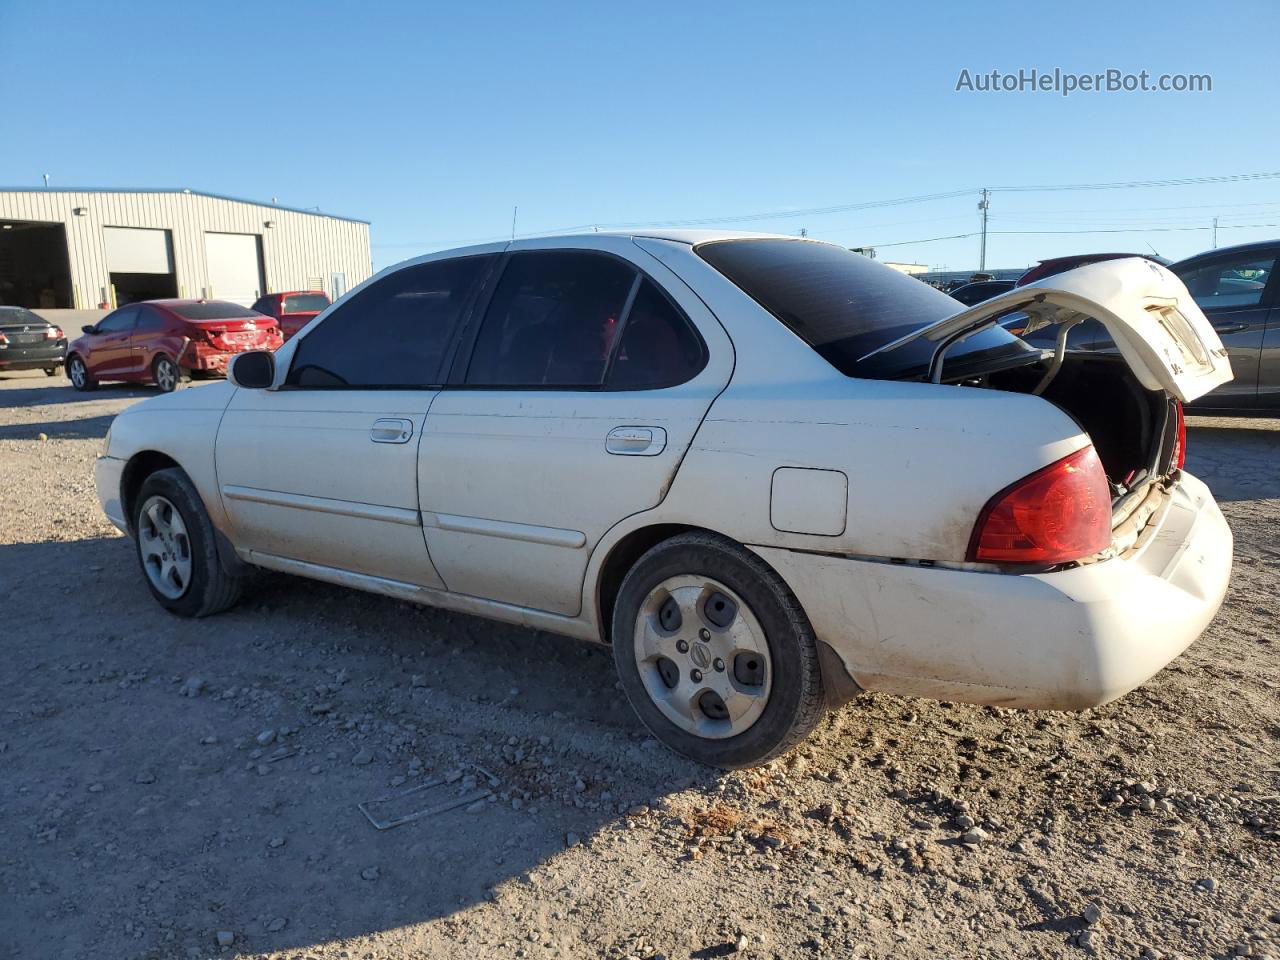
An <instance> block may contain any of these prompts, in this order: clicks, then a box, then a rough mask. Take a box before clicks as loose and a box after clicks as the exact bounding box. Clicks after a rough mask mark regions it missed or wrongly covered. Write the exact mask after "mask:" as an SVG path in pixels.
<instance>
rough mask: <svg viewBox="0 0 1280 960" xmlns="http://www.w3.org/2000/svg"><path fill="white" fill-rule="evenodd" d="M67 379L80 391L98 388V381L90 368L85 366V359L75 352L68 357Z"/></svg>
mask: <svg viewBox="0 0 1280 960" xmlns="http://www.w3.org/2000/svg"><path fill="white" fill-rule="evenodd" d="M67 379H68V380H70V381H71V385H72V386H73V387H75V388H76V389H77V390H80V391H88V390H97V389H98V381H97V380H95V379H94V378H93V377H92V376H91V375H90V374H89V368H88V367H86V366H85V364H84V361H83V360H81V359H80V357H79V356H77V355H76V354H74V353H73V354H72V355H71V356H70V357H69V358H68V359H67Z"/></svg>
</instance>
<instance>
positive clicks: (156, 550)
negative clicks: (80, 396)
mask: <svg viewBox="0 0 1280 960" xmlns="http://www.w3.org/2000/svg"><path fill="white" fill-rule="evenodd" d="M133 534H134V545H135V547H136V550H137V555H138V565H139V566H140V567H141V569H142V575H143V578H144V579H145V580H146V581H147V587H148V588H149V589H150V590H151V595H152V596H153V597H155V598H156V602H157V603H159V604H160V606H162V607H164V608H165V609H166V610H168V611H169V612H170V613H175V614H177V615H178V616H180V617H207V616H209V615H210V614H214V613H221V612H222V611H223V610H226V609H228V608H229V607H232V606H234V605H235V604H236V602H237V601H238V600H239V599H240V592H241V589H242V587H243V581H242V580H241V578H239V577H233V576H230V575H229V574H228V573H227V572H226V571H225V570H223V568H222V564H221V563H220V562H219V561H218V548H217V541H216V539H215V535H214V530H213V522H212V521H211V520H210V519H209V514H208V512H207V511H206V510H205V508H204V503H203V501H201V499H200V494H199V493H198V492H197V491H196V488H195V485H194V484H193V483H192V482H191V479H190V478H189V477H188V476H187V475H186V474H185V473H183V472H182V471H181V470H179V469H177V468H170V469H168V470H157V471H156V472H155V473H153V474H151V476H149V477H147V479H146V480H144V481H143V483H142V489H141V490H140V491H139V492H138V496H137V499H136V500H135V508H134V515H133Z"/></svg>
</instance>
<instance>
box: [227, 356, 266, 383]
mask: <svg viewBox="0 0 1280 960" xmlns="http://www.w3.org/2000/svg"><path fill="white" fill-rule="evenodd" d="M227 378H228V379H230V381H231V382H232V383H234V384H235V385H236V386H237V387H244V388H245V389H246V390H265V389H267V387H269V386H271V384H272V383H273V382H275V379H276V358H275V357H274V356H272V355H271V354H270V353H268V352H267V351H266V350H250V351H249V352H248V353H240V354H236V356H234V357H232V358H231V363H230V364H229V365H228V366H227Z"/></svg>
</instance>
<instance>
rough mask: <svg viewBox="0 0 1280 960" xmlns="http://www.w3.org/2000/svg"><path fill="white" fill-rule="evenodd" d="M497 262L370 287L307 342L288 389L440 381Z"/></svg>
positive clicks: (413, 270) (412, 273)
mask: <svg viewBox="0 0 1280 960" xmlns="http://www.w3.org/2000/svg"><path fill="white" fill-rule="evenodd" d="M492 259H493V258H492V257H464V258H461V259H458V260H439V261H436V262H434V263H423V264H419V265H418V266H415V267H405V268H404V269H403V270H397V271H396V272H395V273H392V274H390V275H389V276H386V277H383V278H382V279H381V280H379V281H377V282H376V283H374V284H371V285H370V286H368V287H366V288H365V289H364V290H362V291H360V293H359V294H357V295H356V296H354V297H352V298H351V299H350V300H348V301H347V302H346V303H344V304H343V305H342V306H341V307H339V308H338V309H337V310H335V311H334V312H333V313H331V314H329V316H328V317H326V318H325V320H324V322H323V323H321V324H320V325H319V326H318V327H316V328H315V329H314V330H312V331H311V332H310V333H308V334H307V335H306V336H305V337H304V338H303V339H302V341H301V342H300V343H299V344H298V350H297V353H295V354H294V356H293V365H292V366H291V367H290V369H289V377H288V379H287V380H286V383H288V384H290V385H292V386H300V387H343V386H350V387H419V386H427V385H430V384H438V383H440V367H441V363H442V361H443V360H444V355H445V351H446V349H447V348H448V346H449V339H450V337H451V336H452V335H453V331H454V330H455V329H456V327H457V325H458V322H459V321H460V320H461V318H462V313H463V310H464V309H465V307H466V304H467V299H468V297H469V296H470V295H471V292H472V291H473V290H474V289H475V287H476V285H477V284H478V283H479V281H480V278H481V277H483V276H484V272H485V269H486V268H487V267H488V265H489V263H490V262H491V261H492Z"/></svg>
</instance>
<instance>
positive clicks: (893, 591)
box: [757, 475, 1232, 710]
mask: <svg viewBox="0 0 1280 960" xmlns="http://www.w3.org/2000/svg"><path fill="white" fill-rule="evenodd" d="M1231 549H1232V538H1231V531H1230V529H1229V528H1228V527H1227V524H1226V521H1225V520H1224V519H1223V516H1222V512H1221V511H1220V510H1219V509H1218V505H1217V504H1216V503H1215V502H1214V500H1213V497H1212V496H1211V495H1210V493H1209V490H1208V488H1207V487H1206V486H1205V485H1204V484H1203V483H1202V482H1201V481H1199V480H1197V479H1196V478H1194V477H1192V476H1190V475H1184V476H1183V479H1182V481H1181V482H1180V483H1179V484H1178V486H1177V487H1175V488H1174V490H1173V491H1172V492H1171V495H1170V497H1169V500H1168V502H1167V504H1166V506H1165V508H1164V510H1163V513H1162V514H1161V515H1159V516H1158V519H1157V521H1156V522H1155V523H1154V524H1153V526H1152V527H1150V528H1148V530H1146V531H1144V535H1143V538H1142V540H1141V541H1140V542H1139V544H1138V545H1137V547H1135V549H1134V550H1132V551H1130V552H1129V553H1128V554H1126V555H1125V556H1123V557H1119V558H1116V559H1113V560H1108V561H1105V562H1102V563H1097V564H1093V565H1091V566H1085V567H1079V568H1076V569H1074V570H1064V571H1061V572H1057V573H1045V574H1024V575H1010V574H999V573H973V572H968V571H960V570H949V569H940V568H928V567H919V566H906V565H894V564H888V563H877V562H868V561H859V560H851V559H845V558H838V557H828V556H821V555H814V554H798V553H793V552H791V551H786V550H778V549H775V548H757V552H758V553H759V554H760V555H761V556H762V557H764V558H765V559H766V560H768V561H769V562H770V563H771V564H773V565H774V566H775V568H776V569H777V570H778V571H779V573H780V574H781V575H782V576H783V578H784V579H785V580H786V581H787V582H788V584H789V585H790V586H791V589H792V590H793V591H794V592H795V594H796V596H797V598H798V599H799V600H800V602H801V604H802V605H803V607H804V609H805V611H806V612H807V613H808V615H809V619H810V621H811V622H812V624H813V627H814V630H815V632H816V633H817V635H818V638H819V639H820V640H823V641H825V642H826V643H827V644H829V645H830V646H831V647H832V648H833V650H834V651H835V652H836V653H837V654H838V655H839V656H840V659H841V660H842V661H843V663H844V665H845V667H846V669H847V670H848V672H849V673H850V675H851V676H852V677H853V678H854V679H855V680H856V681H857V683H858V684H859V685H860V686H861V687H863V688H864V689H868V690H879V691H883V692H887V693H896V694H903V695H908V696H925V697H933V698H936V699H940V700H956V701H963V702H969V703H981V704H993V705H999V706H1006V707H1027V708H1035V709H1052V710H1079V709H1085V708H1088V707H1092V706H1097V705H1099V704H1102V703H1106V702H1107V701H1109V700H1114V699H1115V698H1116V697H1119V696H1121V695H1123V694H1125V693H1127V692H1129V691H1130V690H1132V689H1133V688H1134V687H1137V686H1139V685H1140V684H1142V683H1144V682H1145V681H1146V680H1147V679H1149V678H1150V677H1151V676H1152V675H1154V674H1155V673H1157V672H1158V671H1159V670H1161V669H1162V668H1163V667H1164V666H1165V665H1166V664H1168V663H1169V662H1170V661H1171V660H1173V659H1174V658H1175V657H1177V656H1178V654H1180V653H1182V651H1183V650H1185V649H1186V648H1187V647H1188V646H1190V644H1191V643H1192V642H1193V641H1194V640H1195V639H1196V638H1197V637H1199V636H1200V634H1201V633H1202V632H1203V631H1204V629H1205V627H1207V626H1208V624H1209V622H1210V621H1211V620H1212V619H1213V617H1214V615H1215V614H1216V613H1217V611H1218V608H1219V607H1220V606H1221V604H1222V599H1223V597H1224V596H1225V595H1226V590H1227V582H1228V580H1229V578H1230V574H1231Z"/></svg>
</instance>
